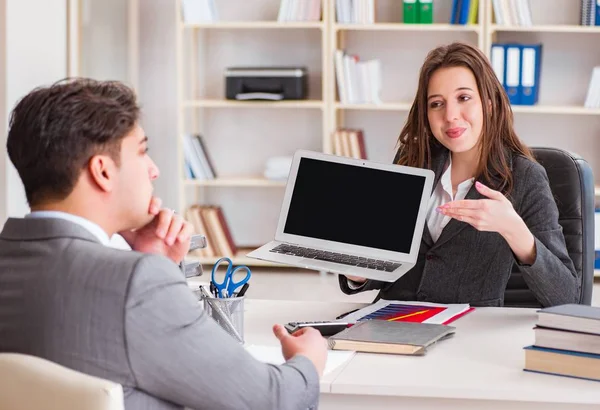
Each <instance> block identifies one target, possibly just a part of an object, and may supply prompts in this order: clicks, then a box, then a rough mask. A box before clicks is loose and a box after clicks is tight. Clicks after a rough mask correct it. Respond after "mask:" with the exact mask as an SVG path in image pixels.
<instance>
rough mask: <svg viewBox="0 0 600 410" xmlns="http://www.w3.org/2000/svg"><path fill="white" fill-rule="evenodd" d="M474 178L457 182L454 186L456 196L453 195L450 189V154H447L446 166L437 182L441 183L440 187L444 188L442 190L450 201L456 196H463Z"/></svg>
mask: <svg viewBox="0 0 600 410" xmlns="http://www.w3.org/2000/svg"><path fill="white" fill-rule="evenodd" d="M474 180H475V178H469V179H467V180H466V181H463V182H461V183H460V184H458V186H457V187H456V196H455V195H454V193H453V191H452V155H448V166H447V167H446V170H445V171H444V173H443V174H442V177H441V178H440V182H439V183H440V184H442V188H443V189H444V191H446V193H447V194H448V195H450V200H451V201H454V200H456V199H457V197H462V198H464V197H465V195H466V194H467V192H468V191H469V189H471V186H472V185H473V181H474ZM463 193H464V195H463ZM462 198H461V199H462Z"/></svg>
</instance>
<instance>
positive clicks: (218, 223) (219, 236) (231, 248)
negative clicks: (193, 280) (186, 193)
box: [185, 205, 238, 257]
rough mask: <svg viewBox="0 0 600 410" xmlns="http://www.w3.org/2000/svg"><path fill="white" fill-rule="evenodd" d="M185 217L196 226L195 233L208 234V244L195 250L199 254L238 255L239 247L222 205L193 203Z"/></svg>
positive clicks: (203, 255) (206, 255)
mask: <svg viewBox="0 0 600 410" xmlns="http://www.w3.org/2000/svg"><path fill="white" fill-rule="evenodd" d="M185 218H186V219H187V220H188V221H190V222H191V223H192V225H193V226H194V233H195V234H202V235H205V236H206V245H207V246H206V248H203V249H198V250H196V251H194V252H195V254H196V255H197V256H201V257H213V256H229V257H233V256H235V255H236V253H237V252H238V249H237V246H236V244H235V242H234V240H233V235H232V234H231V230H230V229H229V225H228V224H227V221H226V220H225V215H224V213H223V209H222V208H221V207H220V206H210V205H207V206H204V205H202V206H201V205H193V206H191V207H190V208H188V209H187V210H186V212H185Z"/></svg>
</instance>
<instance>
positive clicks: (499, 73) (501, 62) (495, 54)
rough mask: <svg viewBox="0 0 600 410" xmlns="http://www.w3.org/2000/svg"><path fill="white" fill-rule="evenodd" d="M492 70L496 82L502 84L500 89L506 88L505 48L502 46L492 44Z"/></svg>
mask: <svg viewBox="0 0 600 410" xmlns="http://www.w3.org/2000/svg"><path fill="white" fill-rule="evenodd" d="M490 57H491V62H492V68H493V69H494V73H496V77H498V81H500V84H502V87H504V88H506V80H505V78H506V62H505V58H506V47H505V46H504V44H492V53H491V55H490Z"/></svg>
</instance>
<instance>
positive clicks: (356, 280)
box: [345, 275, 367, 283]
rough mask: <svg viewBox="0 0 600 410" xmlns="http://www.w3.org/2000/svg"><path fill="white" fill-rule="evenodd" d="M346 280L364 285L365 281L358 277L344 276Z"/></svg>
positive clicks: (365, 279)
mask: <svg viewBox="0 0 600 410" xmlns="http://www.w3.org/2000/svg"><path fill="white" fill-rule="evenodd" d="M345 276H346V278H348V279H350V280H351V281H352V282H356V283H365V282H366V281H367V278H361V277H360V276H352V275H345Z"/></svg>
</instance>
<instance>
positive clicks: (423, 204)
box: [275, 150, 434, 262]
mask: <svg viewBox="0 0 600 410" xmlns="http://www.w3.org/2000/svg"><path fill="white" fill-rule="evenodd" d="M302 158H312V159H316V160H322V161H326V162H334V163H339V164H349V165H355V166H361V167H367V168H373V169H380V170H385V171H391V172H399V173H404V174H412V175H418V176H422V177H424V178H425V183H424V185H423V192H422V195H421V201H420V205H419V213H418V216H417V222H416V224H415V230H414V233H413V239H412V243H411V246H410V252H408V253H404V252H393V251H388V250H383V249H375V248H370V247H366V246H360V245H352V244H348V243H343V242H336V241H330V240H324V239H317V238H309V237H306V236H300V235H293V234H289V233H284V232H283V230H284V228H285V223H286V220H287V216H288V212H289V209H290V203H291V200H292V194H293V192H294V185H295V181H296V177H297V175H298V167H299V165H300V160H301V159H302ZM433 180H434V173H433V171H431V170H429V169H421V168H413V167H406V166H402V165H395V164H384V163H378V162H373V161H367V160H361V159H355V158H347V157H340V156H335V155H330V154H324V153H320V152H313V151H306V150H298V151H296V153H295V154H294V157H293V160H292V165H291V168H290V173H289V176H288V180H287V185H286V188H285V194H284V197H283V202H282V205H281V213H280V215H279V221H278V223H277V231H276V233H275V240H276V241H279V242H287V243H294V244H297V245H301V246H307V247H312V248H317V249H326V250H329V251H332V252H342V253H351V254H355V255H365V256H368V257H370V258H377V259H386V260H393V261H407V262H414V261H416V259H417V255H418V252H419V246H420V244H421V237H422V234H423V228H424V225H425V218H426V216H427V204H428V201H429V198H430V196H431V192H432V186H433Z"/></svg>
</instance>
